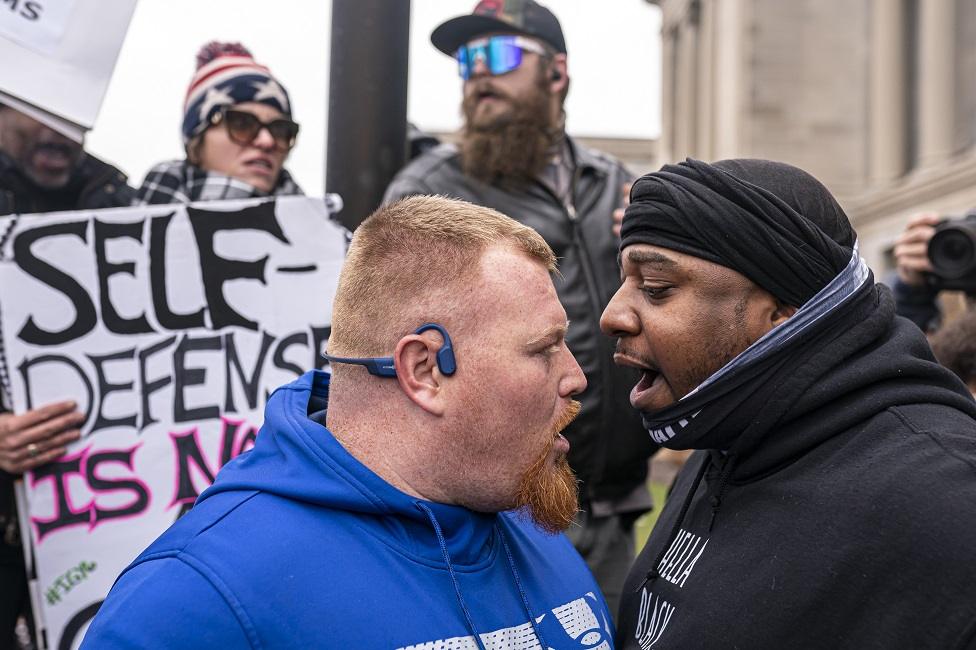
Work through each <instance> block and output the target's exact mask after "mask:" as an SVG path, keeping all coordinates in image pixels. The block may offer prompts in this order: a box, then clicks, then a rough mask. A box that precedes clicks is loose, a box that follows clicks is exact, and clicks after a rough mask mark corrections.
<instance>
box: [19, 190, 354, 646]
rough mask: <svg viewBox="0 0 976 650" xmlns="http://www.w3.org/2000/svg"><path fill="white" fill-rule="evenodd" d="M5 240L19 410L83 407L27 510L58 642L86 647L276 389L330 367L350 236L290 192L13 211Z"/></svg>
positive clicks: (51, 631)
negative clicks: (74, 431)
mask: <svg viewBox="0 0 976 650" xmlns="http://www.w3.org/2000/svg"><path fill="white" fill-rule="evenodd" d="M0 241H2V242H3V245H2V247H0V286H2V287H3V291H2V292H0V336H2V342H3V351H4V358H3V359H0V379H3V380H4V382H5V383H6V384H8V386H7V387H6V388H7V389H8V390H9V392H10V393H11V397H12V400H13V406H14V410H15V411H16V412H22V411H24V410H27V409H30V408H32V407H37V406H40V405H43V404H45V403H48V402H51V401H53V400H61V399H73V400H76V401H77V402H78V405H79V409H80V410H81V411H82V412H83V413H85V414H86V420H85V423H84V425H83V427H82V438H81V440H79V441H78V442H77V443H75V444H74V445H72V446H71V448H70V449H69V451H68V453H67V454H66V455H65V456H63V457H62V458H60V459H58V460H56V461H54V462H52V463H49V464H47V465H45V466H43V467H41V468H38V469H37V470H36V471H33V472H30V473H28V474H27V475H26V476H25V481H24V487H25V493H26V494H25V496H26V503H27V509H28V512H27V513H26V517H22V520H23V519H27V520H28V522H29V523H28V524H27V526H28V528H29V530H30V540H31V542H32V546H33V551H34V562H35V568H36V577H37V582H36V587H37V590H36V594H37V599H36V600H38V601H39V603H38V604H39V606H40V617H39V618H40V619H41V621H42V622H43V625H44V627H45V628H46V630H47V641H48V645H49V647H51V648H60V647H76V646H77V644H78V643H79V642H80V640H81V638H82V635H83V634H84V631H85V630H86V629H87V625H88V622H89V621H90V619H91V618H92V616H94V613H95V611H96V610H97V607H98V605H99V604H100V602H101V601H102V600H103V599H104V598H105V595H106V594H107V593H108V590H109V588H110V587H111V585H112V583H113V581H114V580H115V578H116V576H117V575H118V574H119V573H120V572H121V571H122V569H123V568H125V566H126V565H127V564H128V563H129V562H131V561H132V560H133V559H134V558H135V556H136V555H137V554H138V553H139V552H141V551H142V550H143V549H144V548H145V547H146V546H148V545H149V544H150V543H151V542H152V541H153V540H154V539H155V538H156V537H157V536H158V535H159V534H160V533H161V532H162V531H163V530H165V529H166V528H167V527H168V526H169V525H170V524H172V523H173V522H174V521H175V520H176V519H177V518H178V517H179V515H180V514H181V513H182V512H184V511H185V510H186V509H188V508H189V507H190V506H191V505H192V504H193V501H194V500H195V499H196V497H197V495H198V494H199V493H200V492H201V491H203V489H205V488H206V487H207V486H208V485H209V484H210V482H211V481H212V480H213V477H214V475H215V474H216V473H217V471H218V470H219V468H220V467H221V466H222V465H223V464H224V463H226V462H227V461H228V460H230V459H231V458H233V457H234V456H236V455H238V454H240V453H241V452H243V451H246V450H247V449H248V448H250V446H251V445H253V442H254V439H255V435H256V433H257V431H258V429H259V428H260V426H261V423H262V417H263V408H264V405H265V401H266V398H267V396H268V395H269V394H270V392H272V391H273V390H274V389H275V388H276V387H278V386H279V385H281V384H284V383H287V382H289V381H291V380H293V379H294V378H295V377H297V376H298V375H300V374H301V373H303V372H305V371H306V370H308V369H310V368H313V367H321V366H322V365H323V360H322V359H321V357H320V356H319V352H320V351H321V349H322V347H323V346H324V343H325V341H326V340H327V338H328V335H329V332H330V327H329V320H330V317H331V313H332V299H333V294H334V292H335V287H336V283H337V280H338V275H339V269H340V267H341V264H342V260H343V257H344V255H345V244H346V239H345V230H344V229H342V228H341V227H339V226H337V225H335V224H334V223H333V222H331V221H329V219H328V213H327V210H326V207H325V204H324V202H323V201H322V200H318V199H307V198H303V197H294V198H287V199H279V200H278V201H277V202H274V201H264V202H260V201H257V202H255V201H245V202H241V201H237V202H226V203H224V202H222V203H206V204H199V205H196V206H179V205H171V206H147V207H140V208H122V209H115V210H104V211H84V212H64V213H52V214H42V215H26V216H21V217H16V216H13V217H2V218H0ZM4 371H5V372H4Z"/></svg>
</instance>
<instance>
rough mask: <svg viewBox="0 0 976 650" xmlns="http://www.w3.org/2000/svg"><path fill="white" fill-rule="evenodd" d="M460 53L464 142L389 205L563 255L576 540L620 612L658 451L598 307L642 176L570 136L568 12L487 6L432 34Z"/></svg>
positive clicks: (411, 173)
mask: <svg viewBox="0 0 976 650" xmlns="http://www.w3.org/2000/svg"><path fill="white" fill-rule="evenodd" d="M431 41H432V42H433V44H434V46H435V47H436V48H437V49H439V50H440V51H441V52H444V53H445V54H448V55H450V56H455V57H457V59H458V64H459V68H460V75H461V78H462V80H463V83H464V92H463V97H464V98H463V103H462V112H463V114H464V127H463V130H462V132H461V140H460V145H459V146H454V145H441V146H439V147H436V148H434V149H432V150H430V151H427V152H426V153H425V154H424V155H422V156H420V157H419V158H417V159H416V160H414V161H412V162H411V164H410V165H408V166H407V167H406V168H404V169H403V170H402V171H401V172H400V173H399V174H398V175H397V177H396V178H395V179H394V180H393V182H392V183H391V185H390V187H389V188H388V189H387V192H386V197H385V200H386V201H392V200H395V199H398V198H400V197H403V196H408V195H413V194H441V195H445V196H452V197H457V198H461V199H464V200H466V201H470V202H472V203H476V204H479V205H484V206H487V207H490V208H494V209H496V210H498V211H500V212H502V213H504V214H507V215H509V216H511V217H512V218H514V219H516V220H518V221H519V222H521V223H524V224H525V225H527V226H530V227H532V228H534V229H535V230H536V231H538V232H539V234H541V235H542V237H543V238H544V239H545V240H546V242H547V243H548V244H549V245H550V246H551V247H552V248H553V250H554V251H555V253H556V256H557V257H558V258H559V259H560V272H561V277H558V278H556V280H555V282H556V291H557V293H558V295H559V299H560V301H561V302H562V304H563V307H565V309H566V312H567V314H568V315H569V321H570V325H569V333H568V335H567V339H568V342H569V347H570V349H571V350H572V351H573V354H575V355H576V358H577V359H578V360H579V363H580V365H581V366H582V368H583V371H584V372H585V373H586V378H587V381H588V382H589V388H588V389H587V390H586V392H584V393H583V394H582V395H581V396H580V402H581V403H582V405H583V408H582V412H581V414H580V416H579V418H577V420H576V421H575V422H574V423H573V424H572V425H571V426H570V427H569V428H568V429H567V430H566V437H567V438H568V439H569V440H570V442H571V443H572V447H571V450H570V454H569V462H570V465H571V466H572V467H573V469H574V470H575V472H576V474H577V476H578V477H579V479H580V481H581V488H580V508H581V512H580V514H579V516H578V518H577V522H576V523H577V525H574V526H573V527H572V528H571V529H570V530H569V531H568V534H569V536H570V539H571V540H572V541H573V543H574V544H575V545H576V548H577V549H578V550H579V551H580V553H581V554H582V555H583V557H584V558H585V559H586V561H587V563H588V564H589V566H590V568H591V569H592V570H593V573H594V575H595V576H596V578H597V581H598V582H599V583H600V587H601V589H602V590H603V593H604V595H605V596H606V598H607V601H608V602H609V603H610V605H611V607H612V608H614V609H615V608H616V604H617V602H618V599H619V596H620V589H621V587H622V585H623V580H624V577H625V576H626V573H627V568H628V566H629V564H630V561H631V559H632V558H633V556H634V542H633V523H634V521H635V520H636V518H637V517H638V516H639V515H641V514H642V513H644V512H646V511H647V510H649V509H650V507H651V500H650V495H649V493H648V491H647V487H646V479H647V461H648V458H649V457H650V456H651V454H652V453H653V452H654V450H655V449H656V445H654V444H653V443H652V442H651V440H650V439H649V438H648V437H647V435H646V434H645V433H644V431H643V428H642V427H641V423H640V418H639V416H638V415H637V414H636V413H635V412H633V411H632V410H631V409H630V408H629V407H628V404H627V391H628V387H629V386H630V385H632V384H633V382H634V381H636V373H634V372H633V371H632V370H631V369H630V368H617V367H614V365H613V364H612V363H611V358H612V354H613V346H612V343H611V342H610V341H609V340H608V339H606V338H605V337H603V336H602V335H601V334H600V328H599V322H600V314H601V313H602V312H603V308H604V307H605V306H606V305H607V302H608V301H609V300H610V297H611V296H612V295H613V292H614V291H615V290H616V288H617V286H618V283H619V279H618V276H617V264H616V254H617V242H618V238H617V235H616V234H615V233H614V231H613V229H614V217H615V216H616V217H621V216H622V214H623V210H622V209H621V208H622V206H623V202H624V198H625V194H626V191H625V188H626V187H627V186H628V183H629V182H630V181H631V180H632V178H633V177H632V176H631V175H630V174H629V173H628V172H627V170H626V169H624V167H623V166H622V165H621V164H620V163H619V162H618V161H616V160H614V159H613V158H611V157H610V156H607V155H606V154H603V153H600V152H596V151H591V150H589V149H587V148H585V147H583V146H581V145H580V144H579V143H578V142H576V141H574V140H573V139H572V138H570V137H569V136H567V135H566V133H565V131H564V125H565V112H564V110H563V104H564V101H565V99H566V94H567V92H568V91H569V70H568V67H567V54H566V42H565V39H564V37H563V33H562V29H561V27H560V25H559V21H558V20H557V19H556V17H555V16H554V15H553V14H552V12H550V11H549V10H548V9H546V8H545V7H543V6H541V5H539V4H536V3H535V2H533V1H532V0H506V1H504V2H503V1H501V0H483V1H482V2H479V3H478V5H477V6H476V7H475V8H474V12H473V13H472V14H470V15H465V16H459V17H457V18H454V19H452V20H448V21H447V22H445V23H443V24H442V25H440V26H439V27H437V28H436V29H435V30H434V32H433V33H432V34H431Z"/></svg>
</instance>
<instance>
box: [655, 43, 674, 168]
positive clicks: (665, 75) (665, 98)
mask: <svg viewBox="0 0 976 650" xmlns="http://www.w3.org/2000/svg"><path fill="white" fill-rule="evenodd" d="M675 37H676V30H674V29H669V28H668V27H667V26H666V24H665V23H662V27H661V138H660V141H659V143H658V147H659V149H658V152H659V153H658V159H659V160H660V161H661V162H662V163H666V162H672V161H674V133H675V123H674V120H675V110H674V104H675V63H676V61H675Z"/></svg>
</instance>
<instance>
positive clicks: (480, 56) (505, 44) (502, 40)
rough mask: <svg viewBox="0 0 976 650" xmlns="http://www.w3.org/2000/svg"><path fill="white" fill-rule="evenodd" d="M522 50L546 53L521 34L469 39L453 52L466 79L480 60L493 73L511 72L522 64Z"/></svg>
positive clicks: (462, 76)
mask: <svg viewBox="0 0 976 650" xmlns="http://www.w3.org/2000/svg"><path fill="white" fill-rule="evenodd" d="M523 50H525V51H528V52H535V53H536V54H540V55H545V54H546V50H545V48H544V47H542V46H541V45H539V44H538V43H536V42H535V41H533V40H530V39H527V38H522V37H521V36H489V37H488V38H479V39H477V40H474V41H470V42H469V43H467V44H465V45H462V46H461V47H459V48H458V51H457V53H456V54H455V57H457V62H458V72H460V73H461V78H462V79H464V80H465V81H467V80H468V79H470V78H471V75H472V74H474V66H475V64H476V63H477V62H478V61H482V62H483V63H484V64H485V67H486V68H487V69H488V71H489V72H490V73H491V74H493V75H498V74H505V73H506V72H511V71H512V70H514V69H515V68H517V67H519V66H520V65H522V51H523Z"/></svg>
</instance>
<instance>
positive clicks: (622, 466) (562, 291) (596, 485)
mask: <svg viewBox="0 0 976 650" xmlns="http://www.w3.org/2000/svg"><path fill="white" fill-rule="evenodd" d="M569 142H570V146H571V147H572V148H573V151H574V153H575V160H576V175H575V182H574V190H573V196H574V203H575V215H573V214H572V213H571V210H570V209H568V208H567V207H566V206H564V205H563V204H562V202H560V200H559V199H558V198H557V197H556V196H555V195H554V194H553V193H552V192H551V191H550V190H549V189H548V188H547V187H546V186H545V185H543V184H542V183H539V182H536V183H534V184H532V185H531V186H529V187H527V188H524V189H513V188H500V187H496V186H490V185H486V184H485V183H482V182H480V181H478V180H476V179H473V178H470V177H468V176H466V175H465V174H464V173H463V172H462V171H461V166H460V158H459V155H458V152H457V149H456V148H455V147H453V146H452V145H441V146H438V147H435V148H434V149H432V150H430V151H428V152H426V153H424V154H423V155H422V156H420V157H419V158H417V159H416V160H414V161H413V162H412V163H410V164H409V165H408V166H407V167H406V168H405V169H403V170H402V171H401V172H400V173H399V174H398V175H397V177H396V178H394V179H393V182H392V183H391V184H390V187H389V188H388V189H387V191H386V196H385V197H384V201H385V202H389V201H392V200H394V199H398V198H402V197H404V196H409V195H413V194H441V195H444V196H449V197H452V198H459V199H464V200H465V201H470V202H472V203H476V204H478V205H483V206H487V207H490V208H494V209H495V210H498V211H499V212H501V213H503V214H506V215H508V216H510V217H512V218H513V219H515V220H517V221H519V222H521V223H523V224H525V225H527V226H530V227H532V228H534V229H535V230H537V231H538V232H539V234H540V235H542V237H543V238H544V239H545V240H546V242H548V244H549V245H550V246H551V247H552V249H553V251H555V253H556V256H557V257H558V258H559V271H560V273H561V274H562V277H561V278H559V277H556V278H554V282H555V284H556V291H557V292H558V294H559V299H560V301H561V302H562V304H563V307H564V308H565V309H566V314H567V316H568V317H569V321H570V324H569V333H568V336H567V343H568V345H569V349H570V350H572V352H573V354H574V355H575V356H576V359H577V361H579V364H580V366H581V367H582V368H583V372H584V373H585V374H586V379H587V382H588V387H587V389H586V391H585V392H584V393H583V394H582V395H581V396H580V397H579V398H578V399H579V400H580V401H581V402H582V404H583V409H582V411H581V413H580V416H579V417H578V418H577V419H576V421H575V422H574V423H573V424H571V425H570V427H569V428H568V429H567V430H566V431H565V432H564V433H565V434H566V437H567V438H568V439H569V441H570V443H571V448H570V452H569V461H570V464H571V465H572V467H573V469H574V470H575V471H576V473H577V476H578V477H579V478H580V479H581V480H582V482H583V484H582V491H581V497H582V499H583V501H584V503H585V502H586V501H587V500H613V499H619V498H622V497H624V496H625V495H627V494H629V493H630V492H631V491H633V490H634V489H635V488H636V487H637V486H638V485H640V484H642V483H643V482H644V480H645V479H646V477H647V459H648V458H649V457H650V455H651V454H652V453H653V451H654V449H655V447H654V445H653V444H652V442H651V440H650V436H648V434H647V431H645V430H644V427H643V426H642V424H641V419H640V416H639V415H638V414H637V413H636V412H635V411H634V409H632V408H631V407H630V402H629V399H628V395H629V394H630V389H631V388H632V387H633V386H634V384H636V383H637V381H638V379H639V377H638V376H637V374H636V372H634V371H632V370H631V369H625V368H619V367H617V366H616V365H614V363H613V350H614V345H615V341H613V340H612V339H610V338H608V337H606V336H603V335H602V334H601V333H600V315H601V314H602V313H603V309H604V307H606V305H607V303H608V302H609V301H610V298H611V297H613V294H614V292H615V291H616V290H617V287H619V286H620V270H619V269H618V267H617V246H618V244H619V240H618V239H617V238H616V237H615V236H614V235H613V232H612V230H611V226H612V219H611V214H612V213H613V210H614V209H616V208H618V207H621V205H622V192H623V190H622V187H623V185H624V183H627V182H629V181H631V180H633V176H631V175H630V174H629V173H628V172H627V170H626V169H624V167H623V165H621V164H620V163H619V162H618V161H616V160H614V159H613V158H611V157H609V156H607V155H605V154H602V153H599V152H596V151H592V150H589V149H586V148H584V147H582V146H580V145H578V144H576V143H575V142H573V141H572V140H570V141H569Z"/></svg>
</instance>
